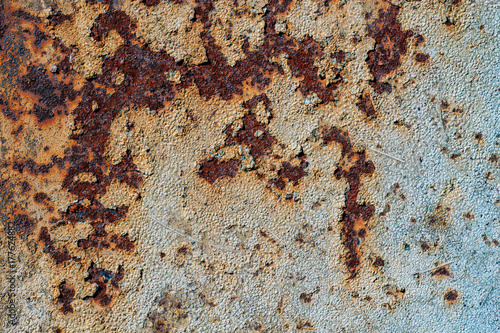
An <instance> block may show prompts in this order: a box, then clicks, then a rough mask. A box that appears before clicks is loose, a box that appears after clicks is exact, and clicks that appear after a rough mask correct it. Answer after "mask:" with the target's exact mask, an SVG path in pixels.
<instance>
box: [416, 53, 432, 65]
mask: <svg viewBox="0 0 500 333" xmlns="http://www.w3.org/2000/svg"><path fill="white" fill-rule="evenodd" d="M429 58H430V56H429V55H428V54H427V53H417V54H415V61H416V62H419V63H424V62H427V61H428V60H429Z"/></svg>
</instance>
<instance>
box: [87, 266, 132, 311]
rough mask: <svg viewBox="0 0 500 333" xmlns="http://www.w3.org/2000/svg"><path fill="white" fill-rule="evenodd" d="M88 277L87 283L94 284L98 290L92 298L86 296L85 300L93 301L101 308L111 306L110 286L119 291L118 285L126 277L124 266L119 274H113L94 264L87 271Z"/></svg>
mask: <svg viewBox="0 0 500 333" xmlns="http://www.w3.org/2000/svg"><path fill="white" fill-rule="evenodd" d="M87 272H88V276H87V277H86V278H85V282H87V283H94V284H95V285H96V290H95V292H94V294H93V295H92V296H85V297H84V298H83V300H84V301H85V300H89V299H93V300H94V302H96V303H97V304H98V305H100V306H101V307H108V306H109V305H110V304H111V301H112V298H111V296H110V295H109V294H108V284H109V283H110V282H111V285H112V286H113V287H114V288H116V289H118V288H119V287H118V283H119V282H120V281H121V280H122V279H123V277H124V269H123V267H122V266H119V267H118V272H116V273H113V272H111V271H108V270H106V269H102V268H101V269H100V268H98V267H97V265H96V264H94V262H92V263H91V264H90V266H89V268H88V270H87Z"/></svg>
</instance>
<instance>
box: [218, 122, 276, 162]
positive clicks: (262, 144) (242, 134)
mask: <svg viewBox="0 0 500 333" xmlns="http://www.w3.org/2000/svg"><path fill="white" fill-rule="evenodd" d="M242 121H243V125H242V126H241V128H240V129H239V130H238V131H237V132H236V133H234V131H233V128H232V127H231V125H229V126H228V127H227V128H226V130H225V131H224V133H225V134H226V135H227V138H226V145H228V146H229V145H231V144H233V143H237V144H239V145H243V146H247V147H249V148H250V155H252V157H253V159H254V160H257V159H259V158H260V157H261V156H264V155H266V154H268V153H269V152H270V151H271V147H272V145H273V143H274V142H275V141H276V139H275V138H274V137H273V136H272V135H271V134H270V133H269V131H268V130H267V127H266V125H265V124H262V123H260V122H259V121H258V120H257V117H256V116H255V114H253V113H250V114H247V115H245V117H243V119H242Z"/></svg>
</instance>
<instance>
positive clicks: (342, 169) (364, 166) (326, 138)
mask: <svg viewBox="0 0 500 333" xmlns="http://www.w3.org/2000/svg"><path fill="white" fill-rule="evenodd" d="M330 142H337V143H339V144H340V145H341V147H342V160H341V161H340V163H339V165H338V166H337V169H336V170H335V172H334V175H335V177H336V178H337V179H341V178H344V179H345V180H346V181H347V183H348V184H349V190H348V191H347V193H346V195H345V198H346V202H345V204H346V205H345V207H344V213H343V216H342V230H341V232H342V238H343V243H344V246H345V247H346V249H347V257H346V265H347V269H348V270H349V273H350V275H351V276H352V277H354V276H355V275H356V274H357V271H358V267H359V265H360V253H359V252H360V249H359V245H358V242H360V240H361V239H363V238H364V237H365V235H366V230H367V224H368V222H369V221H370V219H371V218H372V216H373V214H374V212H375V208H374V206H373V205H370V204H364V205H360V204H359V203H358V201H357V199H358V193H359V189H360V186H361V177H362V176H363V175H370V174H372V173H373V171H374V170H375V166H374V165H373V163H372V162H371V161H369V160H367V159H366V156H365V152H364V151H362V152H356V151H354V148H353V146H352V144H351V141H350V139H349V133H348V132H347V131H341V130H340V129H338V128H336V127H332V128H330V129H329V130H327V131H325V132H324V134H323V143H324V144H328V143H330Z"/></svg>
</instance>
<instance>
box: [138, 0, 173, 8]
mask: <svg viewBox="0 0 500 333" xmlns="http://www.w3.org/2000/svg"><path fill="white" fill-rule="evenodd" d="M141 2H142V3H143V4H145V5H146V6H148V7H154V6H158V5H159V4H160V2H161V0H142V1H141ZM177 3H178V2H177Z"/></svg>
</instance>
